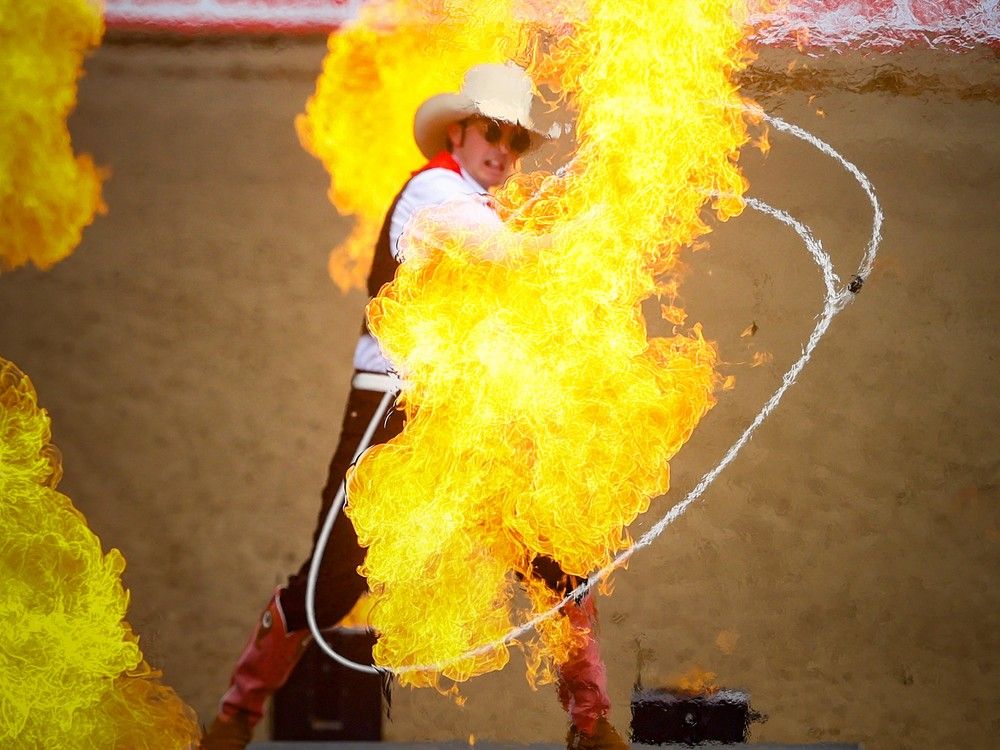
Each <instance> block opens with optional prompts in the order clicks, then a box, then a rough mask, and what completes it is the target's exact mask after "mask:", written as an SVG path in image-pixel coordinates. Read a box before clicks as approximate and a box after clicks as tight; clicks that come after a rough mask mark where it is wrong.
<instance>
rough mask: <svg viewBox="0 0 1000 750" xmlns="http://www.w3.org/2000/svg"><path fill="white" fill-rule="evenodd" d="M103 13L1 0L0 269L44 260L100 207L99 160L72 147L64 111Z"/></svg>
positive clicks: (85, 0)
mask: <svg viewBox="0 0 1000 750" xmlns="http://www.w3.org/2000/svg"><path fill="white" fill-rule="evenodd" d="M103 33H104V19H103V18H102V16H101V10H100V7H99V6H98V5H97V4H96V3H93V2H91V1H90V0H58V2H55V1H54V0H34V2H30V3H24V2H16V0H0V37H2V38H3V54H2V55H0V112H2V113H3V120H2V125H0V227H3V231H2V232H0V271H4V270H7V269H12V268H17V267H19V266H23V265H24V264H26V263H28V262H31V263H33V264H35V265H36V266H37V267H38V268H41V269H47V268H50V267H52V266H53V265H55V264H56V263H57V262H58V261H60V260H62V259H63V258H65V257H66V256H68V255H69V254H70V253H72V252H73V250H75V249H76V246H77V245H78V244H79V243H80V236H81V234H82V232H83V228H84V227H85V226H87V225H88V224H90V222H91V221H93V219H94V215H95V214H96V213H98V212H101V213H103V212H104V210H105V209H104V204H103V202H102V201H101V180H102V179H103V177H104V176H105V175H104V174H103V172H102V170H99V169H98V168H97V167H95V166H94V163H93V161H92V160H91V158H90V157H89V156H87V155H80V156H74V154H73V147H72V145H71V143H70V135H69V130H68V129H67V127H66V118H67V117H68V116H69V113H70V112H71V111H72V110H73V108H74V106H75V105H76V81H77V79H78V78H79V77H80V75H81V74H82V68H83V56H84V53H85V52H86V51H87V50H88V49H89V48H91V47H94V46H96V45H97V44H99V43H100V41H101V36H102V34H103Z"/></svg>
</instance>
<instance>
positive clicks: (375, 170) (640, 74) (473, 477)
mask: <svg viewBox="0 0 1000 750" xmlns="http://www.w3.org/2000/svg"><path fill="white" fill-rule="evenodd" d="M536 5H539V4H537V3H536ZM461 6H462V7H463V8H464V9H465V10H464V12H465V14H466V15H465V16H464V17H461V18H460V17H458V16H457V15H456V14H455V12H454V11H455V8H457V7H458V6H457V5H456V6H454V7H453V6H452V5H451V4H450V3H448V2H443V3H434V4H433V7H432V8H431V9H429V10H427V11H426V13H430V14H433V13H441V14H443V16H444V17H445V18H447V19H448V24H451V25H450V26H449V25H448V24H444V27H445V30H444V31H442V27H441V26H434V25H430V26H428V25H421V23H422V22H423V21H424V20H425V19H423V18H418V23H415V24H413V23H410V22H411V21H412V19H413V18H414V17H415V16H414V13H415V11H413V10H412V8H413V5H412V4H405V5H404V4H401V3H394V4H391V5H384V6H379V9H378V10H377V11H372V13H373V14H375V15H374V16H369V17H363V18H362V21H361V23H359V24H358V26H356V27H355V28H353V29H351V30H350V31H349V32H348V33H347V34H344V35H342V36H337V35H335V36H334V37H333V38H332V39H331V42H330V49H331V55H330V58H328V63H327V66H326V69H325V73H324V78H323V79H322V80H321V81H320V84H319V89H318V93H317V97H316V98H315V99H314V100H313V101H312V102H311V105H310V115H309V118H307V120H305V121H300V128H301V129H302V130H300V132H304V134H305V135H306V136H307V137H306V138H305V140H306V142H307V143H308V144H310V145H311V147H312V148H313V149H314V151H316V152H317V153H321V152H323V149H328V151H325V152H324V153H326V156H325V158H326V159H327V164H328V166H329V165H330V164H333V165H334V166H333V171H334V173H335V175H336V178H335V189H334V192H333V198H334V201H335V202H336V203H337V205H338V206H339V207H342V208H343V207H348V208H351V209H352V210H355V211H356V212H357V213H359V214H360V215H363V216H364V217H367V219H370V220H371V221H369V224H368V229H367V230H364V231H367V232H369V235H370V233H371V232H372V231H374V229H373V227H374V224H372V223H371V222H372V221H374V222H380V221H381V219H382V217H383V214H384V211H385V210H386V208H387V206H388V203H389V200H390V199H391V196H392V194H393V193H394V192H395V191H397V190H398V189H399V185H400V184H401V183H402V181H403V180H404V179H405V177H406V176H407V172H408V171H409V170H410V169H412V168H414V166H416V165H418V164H419V163H420V159H419V157H418V156H417V155H416V152H415V149H414V147H413V146H412V145H411V144H410V139H411V136H410V122H411V118H412V115H413V111H414V109H415V108H416V107H417V105H418V104H419V103H420V102H421V101H422V100H423V99H424V98H426V97H427V96H429V95H430V94H433V93H437V92H439V91H446V90H457V88H458V84H459V81H460V77H461V74H462V72H463V69H464V68H466V67H468V66H469V65H470V64H472V63H474V62H482V61H489V60H496V59H500V57H501V55H506V56H507V57H509V58H510V59H514V60H515V61H517V62H519V63H520V64H522V65H525V66H526V67H528V69H529V72H530V73H531V74H532V77H533V78H534V80H535V81H543V82H545V84H546V85H547V86H548V87H549V88H550V90H552V91H554V92H555V94H556V99H557V101H554V102H553V104H559V105H561V107H562V108H563V109H564V110H570V111H572V112H575V114H576V122H575V132H576V139H577V149H576V153H575V155H574V157H573V160H572V163H571V165H570V166H569V168H568V169H567V170H566V174H565V175H564V176H561V177H555V176H552V175H547V174H540V173H539V174H527V175H522V176H521V177H518V178H516V179H514V180H512V181H510V182H509V183H508V184H507V185H506V186H505V187H504V188H503V189H502V190H501V191H500V194H499V195H498V200H499V202H500V205H501V213H502V215H503V216H504V217H505V224H504V226H503V228H502V229H501V230H498V231H496V232H493V233H491V234H489V235H487V234H486V233H485V232H480V233H479V234H476V235H473V236H469V235H467V234H466V235H459V234H458V233H456V232H455V231H454V230H452V229H451V227H450V225H449V223H448V221H447V213H446V212H444V211H434V210H432V211H428V212H425V213H423V214H422V215H420V216H418V217H417V218H416V221H418V222H419V223H420V227H419V229H420V231H414V232H412V233H411V235H410V237H411V239H410V243H411V244H410V247H409V248H408V249H407V257H408V258H412V260H408V261H407V263H405V264H404V265H403V266H402V267H401V269H400V271H399V273H398V274H397V276H396V279H395V281H394V282H393V283H392V284H391V285H389V286H387V287H386V288H385V289H383V292H382V293H381V294H380V295H379V297H378V298H376V299H375V300H374V301H373V302H372V304H371V305H370V306H369V310H368V313H369V319H370V322H371V325H372V329H373V331H374V332H375V334H376V335H377V336H378V338H379V340H380V342H381V343H382V346H383V348H384V350H385V351H386V352H387V353H388V355H389V356H390V358H391V359H392V360H393V362H395V363H396V364H397V365H398V366H399V367H400V368H401V370H402V372H403V374H404V375H405V377H406V379H407V381H408V383H409V385H408V386H407V388H406V389H405V391H404V393H403V395H402V396H401V399H400V405H401V408H404V409H405V411H406V415H407V425H406V428H405V430H404V432H403V433H402V435H400V436H399V437H398V438H397V439H395V440H393V441H392V442H391V443H389V444H387V445H383V446H377V447H375V448H373V449H371V450H370V451H369V452H368V453H366V454H365V456H364V457H363V458H362V460H361V461H360V462H359V464H358V466H357V467H356V470H355V471H354V472H353V474H352V475H351V477H350V479H349V507H348V513H349V515H350V517H351V519H352V521H353V522H354V524H355V527H356V528H357V530H358V534H359V537H360V539H361V541H362V543H363V544H364V545H366V546H367V547H368V555H367V559H366V562H365V564H364V568H363V572H364V573H365V575H366V576H367V577H368V581H369V584H370V585H371V587H372V590H373V592H374V596H375V606H374V608H373V612H372V622H373V626H374V627H375V628H376V630H377V631H378V632H379V634H380V638H379V641H378V644H377V647H376V653H375V658H376V661H377V662H378V663H379V664H381V665H384V666H389V667H395V668H399V667H405V666H409V665H435V664H439V663H442V662H449V664H448V666H447V667H445V668H444V669H443V670H442V671H441V672H436V671H427V672H406V673H404V674H402V675H401V681H402V682H404V683H408V684H413V685H439V678H440V676H441V675H443V676H444V677H447V678H449V679H453V680H456V681H460V680H465V679H468V678H470V677H472V676H475V675H477V674H481V673H483V672H486V671H490V670H495V669H499V668H501V667H502V666H503V665H504V664H505V663H506V662H507V660H508V658H509V654H508V650H507V649H506V648H499V649H495V650H493V651H490V652H489V653H485V654H481V655H477V656H473V657H468V658H464V659H460V658H458V657H460V656H461V655H463V654H464V653H466V652H467V651H469V650H470V649H475V648H477V647H479V646H482V645H484V644H488V643H490V642H492V641H495V640H496V639H499V638H501V637H502V636H503V635H505V634H506V633H507V632H508V630H509V629H510V628H511V626H512V623H520V622H521V621H522V620H523V619H525V618H526V617H528V616H530V614H531V613H532V612H536V611H541V610H544V609H547V608H549V607H550V606H552V605H553V604H554V603H556V602H557V601H558V598H557V597H556V595H554V594H553V593H552V592H550V591H549V590H548V589H547V588H546V587H545V586H544V585H543V584H541V583H539V582H538V581H536V580H534V579H532V578H531V577H530V571H531V564H532V561H533V560H534V559H535V558H536V557H537V556H539V555H545V556H548V557H551V558H553V559H555V560H556V561H557V562H558V563H559V564H560V565H561V566H562V568H563V570H564V571H566V572H567V573H569V574H574V575H587V574H588V573H590V572H592V571H594V570H595V569H597V568H599V567H601V566H603V565H604V564H606V563H607V562H609V560H610V559H611V558H612V557H613V556H614V555H615V554H616V553H617V552H619V551H621V550H622V549H623V548H625V547H626V546H627V545H628V544H629V542H630V538H629V535H628V532H627V527H628V525H629V524H630V523H632V521H634V520H635V518H636V517H637V516H638V515H639V514H640V513H642V512H643V511H645V510H646V509H647V508H648V507H649V503H650V500H651V498H652V497H655V496H657V495H660V494H662V493H664V492H665V491H666V490H667V488H668V486H669V471H668V461H669V459H670V458H671V457H673V456H674V455H675V454H676V453H677V451H678V450H679V449H680V447H681V445H682V444H683V443H684V442H685V441H686V440H687V439H688V437H689V436H690V434H691V432H692V430H693V429H694V427H695V425H696V424H697V423H698V421H699V420H700V418H701V417H702V416H703V415H704V414H705V413H706V411H707V410H708V409H709V408H711V406H712V405H713V404H714V396H713V394H714V391H715V389H716V388H718V387H719V386H720V385H721V384H722V380H721V378H720V377H719V376H718V375H717V373H716V371H715V364H716V361H717V356H716V351H715V349H714V347H713V346H712V345H711V344H710V343H709V342H707V341H706V340H705V339H704V338H703V336H702V332H701V329H700V327H699V326H698V325H695V326H693V328H691V329H690V330H689V331H687V332H686V333H684V334H683V335H675V336H672V337H669V338H654V339H649V338H648V336H647V332H646V327H645V322H644V320H643V318H642V314H641V310H640V304H641V302H642V301H643V300H644V299H646V298H648V297H650V296H652V295H654V294H657V293H662V294H663V295H665V296H666V297H668V298H669V299H668V301H670V302H671V304H670V305H668V307H669V308H670V311H669V314H670V318H671V320H672V321H674V322H676V323H677V324H678V325H681V324H682V323H683V321H684V316H683V312H682V311H680V310H679V309H676V308H674V306H673V304H672V298H673V295H674V292H675V290H676V279H674V278H672V277H671V270H672V269H673V268H674V265H675V263H676V259H677V255H678V252H679V251H680V250H681V249H682V248H683V247H685V246H687V245H689V244H690V243H692V241H693V240H694V239H695V238H696V237H698V236H700V235H703V234H705V233H707V232H708V231H709V227H708V225H707V224H706V218H707V217H706V216H704V215H703V211H704V209H705V207H706V203H708V202H709V199H708V198H707V195H708V194H709V193H710V192H711V191H717V192H718V193H722V194H726V195H728V196H730V197H726V198H722V199H716V200H715V201H714V202H713V204H712V208H714V210H715V213H716V216H717V217H718V218H719V219H722V220H725V219H726V218H728V217H731V216H734V215H736V214H738V213H739V212H740V211H741V210H742V207H743V204H742V201H741V200H740V199H739V198H738V197H734V196H739V195H742V193H743V192H744V190H745V188H746V184H745V180H744V179H743V177H742V176H741V174H740V172H739V170H738V168H737V166H736V159H737V157H738V154H739V149H740V147H741V146H742V145H743V144H744V143H746V141H747V135H746V130H745V125H744V122H743V119H742V116H741V114H740V105H741V104H742V101H741V99H740V97H739V94H738V88H737V86H736V85H735V84H734V83H733V79H734V74H735V73H736V72H738V71H739V70H740V69H741V68H742V67H743V66H745V65H746V63H747V62H748V60H749V57H750V53H749V52H748V50H747V48H746V46H745V44H744V42H743V36H744V28H743V26H742V18H741V16H740V14H742V13H743V12H744V11H743V9H742V8H741V7H736V8H734V7H733V4H732V3H731V2H730V1H729V0H669V1H668V0H664V1H662V2H649V1H648V0H644V1H639V0H614V2H612V1H611V0H604V1H602V2H597V1H596V0H594V1H592V2H585V1H584V0H580V1H579V2H565V3H562V4H558V3H550V4H546V5H545V7H544V8H543V9H542V10H543V11H544V12H539V9H538V8H535V9H532V8H531V7H529V5H527V4H524V3H521V4H516V5H513V4H511V5H508V4H502V3H501V4H499V5H498V4H496V3H493V2H482V1H481V0H480V1H477V2H473V3H462V4H461ZM401 9H403V10H408V15H406V16H405V20H404V22H401V23H399V24H398V25H396V26H393V30H392V31H387V30H381V27H380V26H379V25H378V24H377V23H376V22H375V21H374V20H373V18H375V17H377V18H378V20H379V22H380V23H383V24H386V25H389V24H394V21H393V18H392V16H391V13H393V12H401ZM379 14H382V15H379ZM417 16H419V14H417ZM514 19H517V20H516V21H514ZM466 30H470V33H469V36H468V37H466V36H465V32H466ZM480 32H482V36H480ZM397 43H398V44H400V45H401V47H400V48H399V49H394V48H393V46H394V45H396V44H397ZM355 55H356V57H355ZM331 59H332V61H333V62H332V63H331V62H330V60H331ZM348 61H349V62H350V64H349V62H348ZM337 71H344V73H343V74H342V75H340V76H339V80H330V79H331V78H332V77H334V75H335V73H336V72H337ZM328 87H339V88H338V90H339V91H341V92H342V95H341V96H339V97H338V98H336V99H335V100H334V98H333V97H332V96H330V94H329V91H330V89H329V88H328ZM372 92H375V93H374V94H373V93H372ZM328 97H329V102H328V103H327V104H326V105H324V106H325V107H329V108H332V107H346V108H347V110H348V112H349V113H355V112H357V113H361V114H364V113H368V114H367V117H368V118H369V119H368V120H365V119H364V118H362V120H361V123H362V124H361V125H360V126H359V129H356V130H354V131H352V130H351V129H350V117H344V116H343V114H340V115H336V114H332V109H321V102H322V101H325V100H326V99H327V98H328ZM371 110H374V113H372V112H371ZM321 111H325V112H327V114H326V115H323V118H326V119H322V118H321V117H320V112H321ZM372 117H374V118H376V119H375V121H374V122H372V121H371V118H372ZM321 121H322V122H323V128H320V122H321ZM334 121H336V122H341V121H343V122H342V123H341V125H342V127H341V129H339V130H338V129H337V128H335V127H334V125H333V123H334ZM310 123H311V125H310ZM383 124H384V125H385V129H384V138H381V139H380V138H366V137H363V136H366V135H369V134H371V133H372V132H376V131H378V129H379V127H380V126H381V125H383ZM321 130H322V138H321V137H320V131H321ZM334 131H336V133H335V134H334ZM359 134H360V136H359ZM327 135H329V139H327ZM334 154H335V155H336V156H334ZM335 158H336V159H341V161H336V163H334V159H335ZM349 160H353V161H349ZM348 180H350V182H348ZM376 180H377V181H378V186H377V189H376V187H375V182H376ZM366 181H367V182H370V183H372V184H371V185H369V186H368V187H365V188H364V189H362V187H361V184H362V183H363V182H366ZM369 187H370V188H371V189H370V191H369V189H368V188H369ZM351 201H354V203H351ZM362 201H364V206H363V207H362ZM367 219H366V220H367ZM363 226H364V221H362V222H359V227H363ZM360 231H362V230H360V229H359V232H360ZM359 238H360V234H359V233H358V232H356V233H355V238H354V239H355V240H357V242H358V243H361V242H362V240H361V239H359ZM364 242H365V243H368V244H366V245H364V249H365V250H368V249H369V247H370V245H371V244H372V241H371V237H370V236H368V237H365V238H364ZM352 247H353V246H352ZM358 247H361V245H360V244H359V245H358ZM344 252H347V251H344ZM351 252H357V257H360V251H357V250H356V248H355V250H351ZM484 254H489V255H490V256H491V257H494V258H495V257H497V256H501V257H502V260H500V261H498V262H497V261H486V260H483V259H482V258H483V256H484ZM338 268H340V269H341V270H340V271H338V281H339V282H340V283H341V284H342V286H346V285H348V284H349V283H354V282H356V281H357V279H358V278H359V276H360V273H361V271H363V270H364V269H363V268H362V265H361V264H360V262H358V263H357V264H356V265H354V266H353V267H352V266H346V267H345V266H338ZM521 589H526V590H527V594H528V597H527V599H528V603H527V604H524V603H519V602H520V600H519V599H518V598H517V594H516V592H517V591H518V590H521ZM573 637H574V634H573V633H572V631H571V629H570V628H569V626H568V622H567V621H566V619H565V618H553V619H551V620H549V621H547V622H546V623H545V624H544V625H543V626H542V627H541V628H540V638H539V639H538V641H537V642H532V643H528V644H526V646H525V648H526V651H527V653H526V658H527V662H528V665H529V679H541V680H545V679H548V678H549V677H550V676H551V673H552V671H551V668H552V665H553V663H558V662H559V661H560V660H561V659H562V658H564V657H565V655H566V653H567V650H568V649H569V648H571V647H572V644H573Z"/></svg>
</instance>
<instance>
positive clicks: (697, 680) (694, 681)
mask: <svg viewBox="0 0 1000 750" xmlns="http://www.w3.org/2000/svg"><path fill="white" fill-rule="evenodd" d="M716 677H717V675H716V674H715V672H709V671H707V670H704V669H702V668H701V667H692V668H691V669H690V670H689V671H687V672H685V673H684V674H682V675H681V676H680V677H677V678H676V679H674V680H673V681H672V682H671V685H670V688H669V689H670V690H671V691H672V692H675V693H684V694H685V695H711V694H712V693H717V692H719V687H718V686H717V685H716V684H715V678H716Z"/></svg>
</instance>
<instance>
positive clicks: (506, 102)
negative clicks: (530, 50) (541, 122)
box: [460, 63, 534, 127]
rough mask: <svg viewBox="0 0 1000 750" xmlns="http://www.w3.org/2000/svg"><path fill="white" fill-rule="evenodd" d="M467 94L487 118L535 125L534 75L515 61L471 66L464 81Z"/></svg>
mask: <svg viewBox="0 0 1000 750" xmlns="http://www.w3.org/2000/svg"><path fill="white" fill-rule="evenodd" d="M460 95H461V96H465V97H467V98H468V99H469V100H470V101H471V102H472V103H473V104H474V105H475V108H476V109H477V110H478V111H479V112H480V113H481V114H482V115H483V116H485V117H491V118H494V119H497V120H503V121H504V122H511V123H516V124H519V125H524V126H526V127H531V126H532V122H531V102H532V98H533V96H534V92H533V90H532V84H531V78H530V77H529V76H528V74H527V73H526V72H525V70H524V69H523V68H521V67H519V66H517V65H514V64H513V63H506V64H500V63H484V64H482V65H476V66H474V67H472V68H470V69H469V71H468V72H467V73H466V74H465V79H464V80H463V81H462V90H461V92H460Z"/></svg>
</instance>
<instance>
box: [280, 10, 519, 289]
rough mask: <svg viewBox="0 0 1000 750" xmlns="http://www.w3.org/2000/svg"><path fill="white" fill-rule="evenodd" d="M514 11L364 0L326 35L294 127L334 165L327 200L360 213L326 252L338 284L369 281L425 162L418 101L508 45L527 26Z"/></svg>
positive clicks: (456, 82)
mask: <svg viewBox="0 0 1000 750" xmlns="http://www.w3.org/2000/svg"><path fill="white" fill-rule="evenodd" d="M512 17H513V4H512V0H489V1H488V2H487V0H475V1H474V2H463V1H462V0H434V2H420V0H383V1H382V2H368V3H365V4H364V5H363V6H362V8H361V11H360V14H359V17H358V19H357V20H356V21H355V22H354V23H352V24H350V25H349V26H347V27H345V28H344V29H342V30H341V31H339V32H337V33H335V34H332V35H331V36H330V39H329V42H328V51H327V55H326V58H325V59H324V61H323V73H322V75H321V76H320V78H319V80H318V81H317V85H316V91H315V93H314V94H313V96H312V97H310V99H309V102H308V104H307V105H306V113H305V114H304V115H300V116H299V117H298V118H297V119H296V129H297V130H298V133H299V138H300V140H301V142H302V145H303V146H304V147H305V148H306V149H307V150H308V151H310V152H311V153H312V154H314V155H315V156H316V157H317V158H319V159H320V160H321V161H322V162H323V164H324V165H325V166H326V168H327V170H328V171H329V172H330V175H331V177H332V180H331V184H330V190H329V196H330V200H331V201H332V202H333V204H334V205H335V206H336V207H337V210H338V211H340V212H341V213H342V214H348V215H353V216H354V217H355V219H356V221H355V225H354V229H353V231H352V232H351V234H350V235H349V236H348V237H347V238H346V239H345V240H344V241H343V242H342V243H341V244H340V245H338V246H337V247H336V248H334V250H333V251H332V252H331V254H330V262H329V272H330V276H331V278H332V279H333V280H334V282H335V283H336V284H337V286H338V287H340V289H341V290H342V291H345V292H346V291H349V290H350V289H353V288H358V289H361V288H363V287H364V284H365V279H366V277H367V275H368V269H369V267H370V266H371V258H372V252H373V250H374V247H375V241H376V239H377V236H378V231H379V229H380V227H381V225H382V220H383V218H384V217H385V212H386V209H387V208H388V206H389V203H390V202H391V200H392V197H393V196H394V195H395V194H396V193H397V192H398V191H399V187H400V185H402V183H403V182H404V181H405V180H406V179H407V178H408V177H409V174H410V171H412V170H413V169H416V168H417V167H419V166H420V164H422V163H423V158H422V157H421V155H420V152H419V151H418V150H417V147H416V145H415V144H414V142H413V135H412V132H413V131H412V123H413V113H414V111H415V110H416V109H417V107H418V106H419V105H420V103H421V102H423V101H424V100H425V99H427V98H428V97H430V96H432V95H434V94H437V93H441V92H443V91H457V90H458V88H459V86H460V84H461V82H462V76H463V75H464V74H465V71H466V70H467V69H468V68H470V67H471V66H472V65H475V64H476V63H480V62H499V61H502V60H503V59H505V58H506V57H507V56H509V55H510V54H512V53H513V50H514V45H515V44H516V41H517V39H518V36H519V34H520V28H521V24H520V23H518V22H512V20H511V19H512Z"/></svg>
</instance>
